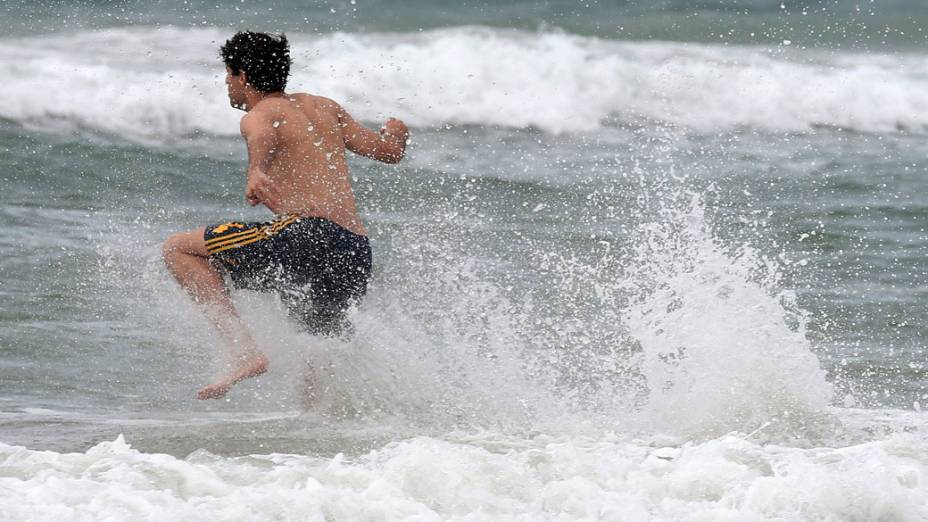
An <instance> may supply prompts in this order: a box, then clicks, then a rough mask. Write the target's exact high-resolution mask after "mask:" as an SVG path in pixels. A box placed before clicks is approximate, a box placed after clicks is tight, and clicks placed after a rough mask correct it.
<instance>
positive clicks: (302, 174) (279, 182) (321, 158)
mask: <svg viewBox="0 0 928 522" xmlns="http://www.w3.org/2000/svg"><path fill="white" fill-rule="evenodd" d="M336 108H337V105H336V104H335V103H334V102H332V101H331V100H328V99H326V98H322V97H318V96H312V95H309V94H302V93H300V94H288V95H285V96H283V97H279V98H278V97H274V98H267V99H265V100H262V101H261V102H260V103H258V104H257V105H256V106H255V107H254V108H253V109H252V111H251V112H260V113H261V114H260V115H261V116H262V117H264V118H266V119H268V120H269V121H271V122H273V127H274V132H275V133H276V146H275V149H274V151H273V153H272V155H271V159H270V163H269V165H268V167H267V175H268V177H270V178H271V180H273V182H274V183H275V185H276V186H277V188H278V190H279V194H280V201H279V209H278V210H277V213H278V214H299V215H303V216H312V217H320V218H324V219H327V220H329V221H332V222H333V223H335V224H337V225H340V226H342V227H344V228H346V229H347V230H350V231H351V232H354V233H355V234H359V235H367V231H366V230H365V228H364V224H363V222H362V221H361V218H360V215H359V214H358V210H357V205H356V203H355V199H354V193H353V192H352V189H351V179H350V177H349V175H348V164H347V162H346V160H345V140H344V138H343V136H342V128H341V124H340V122H339V119H338V113H337V111H336Z"/></svg>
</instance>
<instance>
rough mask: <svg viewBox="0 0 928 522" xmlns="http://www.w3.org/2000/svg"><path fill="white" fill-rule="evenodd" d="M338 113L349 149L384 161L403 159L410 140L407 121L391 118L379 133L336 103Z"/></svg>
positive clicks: (395, 161) (393, 161) (392, 161)
mask: <svg viewBox="0 0 928 522" xmlns="http://www.w3.org/2000/svg"><path fill="white" fill-rule="evenodd" d="M333 103H334V102H333ZM336 114H337V115H338V122H339V125H340V126H341V130H342V138H343V139H344V140H345V147H346V148H347V149H348V150H350V151H351V152H354V153H355V154H360V155H362V156H367V157H368V158H371V159H375V160H377V161H382V162H384V163H399V161H400V160H401V159H403V154H405V153H406V142H407V140H409V129H408V128H407V127H406V124H405V123H403V122H402V121H400V120H397V119H395V118H390V119H389V120H387V122H386V123H384V125H383V128H382V129H380V134H377V133H376V132H374V131H372V130H370V129H368V128H367V127H365V126H363V125H361V124H360V123H358V122H356V121H355V120H354V118H352V117H351V115H350V114H348V111H346V110H345V109H343V108H342V106H341V105H338V104H336Z"/></svg>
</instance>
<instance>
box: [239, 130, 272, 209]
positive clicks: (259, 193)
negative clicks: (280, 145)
mask: <svg viewBox="0 0 928 522" xmlns="http://www.w3.org/2000/svg"><path fill="white" fill-rule="evenodd" d="M240 129H241V131H242V136H243V137H244V138H245V143H246V144H247V146H248V174H247V180H248V181H247V184H246V186H245V199H247V200H248V203H249V204H251V206H255V205H257V204H259V203H260V204H263V205H264V206H266V207H267V208H269V209H270V210H271V212H275V213H276V210H275V208H276V206H277V188H276V187H275V186H274V182H273V180H272V179H271V178H270V177H268V175H267V169H268V166H269V165H270V163H271V158H272V157H273V156H274V151H275V148H276V146H277V132H276V131H275V130H274V125H273V123H272V122H271V121H270V120H269V119H268V118H267V117H266V116H265V115H263V114H261V113H258V112H250V113H248V114H246V115H245V116H244V117H242V121H241V125H240Z"/></svg>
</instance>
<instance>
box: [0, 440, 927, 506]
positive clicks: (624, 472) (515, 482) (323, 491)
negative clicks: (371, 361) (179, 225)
mask: <svg viewBox="0 0 928 522" xmlns="http://www.w3.org/2000/svg"><path fill="white" fill-rule="evenodd" d="M0 474H2V477H0V491H2V493H0V504H2V506H0V508H2V509H0V519H2V520H10V521H13V520H52V519H56V520H62V519H66V520H152V519H153V517H154V518H157V519H164V520H167V519H170V520H178V521H184V520H191V521H192V520H204V519H206V520H229V521H233V520H242V521H245V520H278V519H282V520H307V521H314V520H320V521H321V520H339V521H341V520H346V521H347V520H353V521H367V520H370V521H375V520H436V521H438V520H456V521H457V520H462V521H463V520H524V521H528V520H532V521H535V520H545V521H547V520H551V521H554V520H638V521H683V520H685V521H703V520H731V521H736V520H737V521H743V520H756V521H761V520H781V521H796V520H833V521H839V520H841V521H845V520H912V521H914V520H924V519H925V518H926V517H928V494H926V493H925V491H926V487H925V485H926V481H928V441H926V439H925V438H924V434H923V433H915V434H899V435H892V436H890V437H888V438H886V439H885V440H878V441H871V442H864V443H861V444H857V445H853V446H847V447H840V448H828V447H819V448H811V449H798V448H792V447H786V446H776V445H759V444H757V443H756V442H753V441H752V440H751V439H750V438H747V437H745V436H743V435H737V434H731V435H726V436H723V437H720V438H716V439H712V440H708V441H705V442H699V443H696V442H687V443H683V444H679V443H673V442H672V441H668V440H666V439H665V440H660V439H652V440H648V439H638V438H633V437H629V436H623V435H616V434H609V433H605V434H601V435H599V436H596V437H583V436H574V437H571V436H556V435H555V436H552V435H538V436H534V437H529V438H516V437H512V436H507V435H502V434H498V433H493V432H478V433H470V434H463V433H457V434H450V435H447V436H444V437H440V438H435V437H416V438H411V439H406V440H400V441H397V442H393V443H390V444H388V445H386V446H384V447H382V448H380V449H377V450H375V451H371V452H369V453H367V454H364V455H361V456H358V457H351V458H349V457H345V456H342V455H338V456H336V457H334V458H316V457H311V456H304V455H289V454H269V455H251V456H247V457H237V458H227V457H220V456H217V455H212V454H210V453H207V452H205V451H198V452H195V453H193V454H191V455H189V456H188V457H186V458H183V459H178V458H175V457H172V456H169V455H163V454H147V453H141V452H139V451H136V450H134V449H132V448H131V446H130V445H129V444H127V443H126V441H125V440H124V439H123V438H122V437H119V438H118V439H116V440H115V441H113V442H104V443H101V444H98V445H97V446H95V447H93V448H91V449H90V450H88V451H87V452H86V453H65V454H61V453H54V452H40V451H31V450H27V449H24V448H21V447H15V446H8V445H4V444H0Z"/></svg>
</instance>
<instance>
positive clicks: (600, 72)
mask: <svg viewBox="0 0 928 522" xmlns="http://www.w3.org/2000/svg"><path fill="white" fill-rule="evenodd" d="M226 37H228V34H227V32H225V31H220V30H218V29H210V28H207V29H180V28H173V27H160V28H144V27H141V28H126V29H108V30H102V31H95V32H83V33H76V34H70V35H55V36H42V37H33V38H28V39H22V38H17V39H5V40H0V74H2V75H3V78H4V81H3V84H2V86H0V93H2V95H3V98H4V103H3V105H2V106H0V117H3V118H7V119H11V120H15V121H19V122H24V123H28V124H31V125H41V126H51V125H64V126H65V127H66V128H73V127H75V126H76V127H79V128H88V129H91V130H95V131H100V132H105V133H114V134H120V135H124V136H126V137H129V138H134V139H139V140H146V139H147V140H156V141H163V140H165V139H171V138H176V137H177V136H179V135H180V136H183V135H185V134H188V133H191V132H196V131H205V132H208V133H212V134H219V135H227V134H234V133H235V132H237V126H236V117H237V114H236V111H234V110H233V109H231V108H229V106H228V102H227V100H226V98H225V88H224V86H223V76H222V75H223V74H224V71H223V68H222V66H221V63H220V62H219V60H218V57H217V49H218V46H219V44H220V43H221V42H222V41H224V39H225V38H226ZM290 37H291V41H292V43H293V56H294V61H295V69H294V71H293V73H294V74H293V79H292V81H291V87H292V88H293V89H299V90H304V89H305V90H309V91H312V92H316V93H319V94H323V95H326V96H330V97H332V98H335V99H337V100H339V101H341V102H343V103H344V104H345V105H346V106H347V107H348V108H349V110H351V111H352V112H354V113H355V114H356V115H357V116H358V117H360V118H362V119H365V120H368V121H377V120H380V119H382V118H384V117H385V116H388V115H395V116H399V117H401V118H404V119H406V120H408V121H409V122H410V123H412V124H414V125H438V124H442V123H466V124H490V125H501V126H514V127H524V126H536V127H539V128H541V129H544V130H546V131H550V132H571V131H590V130H595V129H597V128H600V127H601V126H602V125H603V124H604V122H609V121H618V122H636V121H654V120H656V121H663V122H666V123H670V124H676V125H681V126H684V127H689V128H693V129H697V130H700V131H706V132H711V131H716V130H722V129H731V128H736V127H752V128H760V129H772V130H788V131H801V130H807V129H809V128H811V127H813V126H817V125H824V126H835V127H842V128H850V129H857V130H862V131H874V132H886V131H895V130H896V129H897V128H908V129H914V130H918V131H921V130H924V129H925V128H926V127H928V74H926V73H928V58H926V57H925V56H923V55H921V54H899V55H888V54H855V53H848V52H835V53H826V52H822V51H802V50H795V49H780V48H773V49H769V48H760V47H738V46H722V45H705V44H693V43H660V42H620V41H609V40H602V39H596V38H587V37H580V36H575V35H569V34H561V33H552V32H542V33H532V32H521V31H507V30H495V29H489V28H481V27H459V28H451V29H439V30H431V31H425V32H421V33H413V34H352V33H335V34H331V35H326V36H313V35H306V34H291V35H290Z"/></svg>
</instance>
